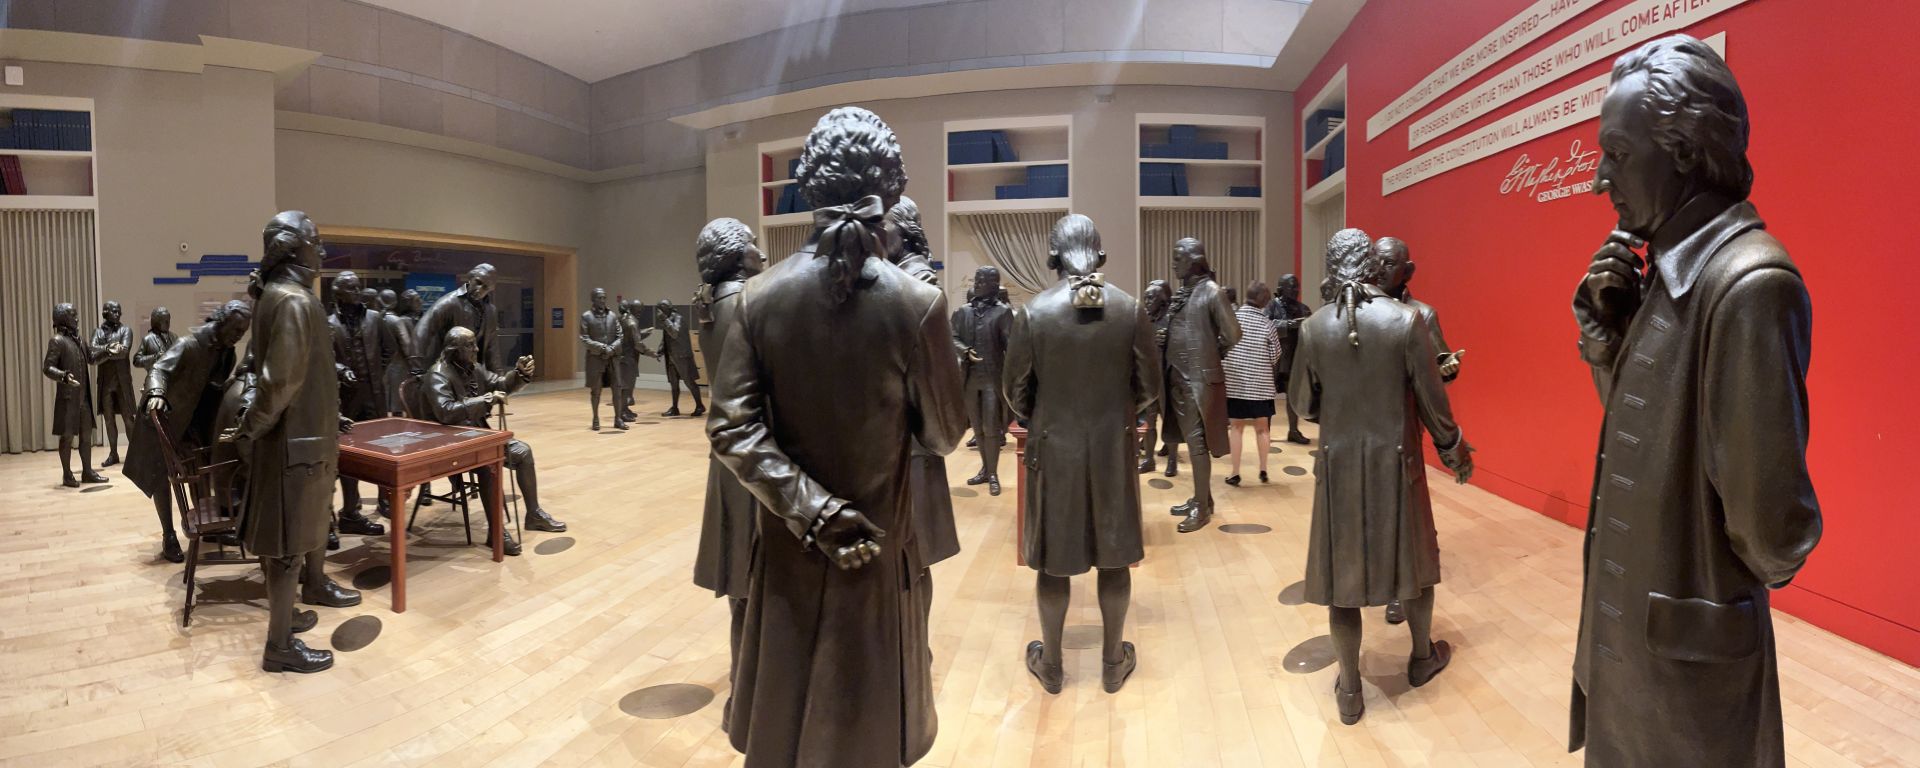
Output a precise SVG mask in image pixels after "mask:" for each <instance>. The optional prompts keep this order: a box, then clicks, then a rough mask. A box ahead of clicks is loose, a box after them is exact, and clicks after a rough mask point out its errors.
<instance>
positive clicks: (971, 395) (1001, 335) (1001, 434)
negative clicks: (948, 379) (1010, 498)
mask: <svg viewBox="0 0 1920 768" xmlns="http://www.w3.org/2000/svg"><path fill="white" fill-rule="evenodd" d="M999 296H1000V270H999V269H998V268H996V267H994V266H992V265H988V266H984V267H981V268H979V269H977V270H975V271H974V273H973V288H972V289H970V290H969V291H968V292H967V303H966V305H965V306H962V307H960V308H959V309H956V310H954V311H953V321H952V324H953V346H954V349H955V350H956V351H958V352H959V355H960V369H961V370H962V371H963V372H964V373H965V376H966V387H967V421H968V422H970V423H971V424H972V425H973V438H974V441H975V442H976V444H977V445H978V447H979V449H980V472H979V473H978V474H976V475H974V476H973V477H970V478H967V485H980V484H981V483H985V484H986V485H987V492H988V493H990V494H992V495H995V496H998V495H1000V448H1001V447H1002V446H1004V445H1006V442H1007V438H1006V434H1007V422H1008V421H1010V419H1009V418H1008V417H1007V410H1006V401H1005V400H1004V399H1002V398H1001V397H1000V371H1001V368H1002V366H1003V365H1004V364H1005V363H1006V358H1007V334H1009V333H1012V332H1013V310H1012V308H1010V307H1007V306H1005V305H1002V304H1001V303H1000V300H999Z"/></svg>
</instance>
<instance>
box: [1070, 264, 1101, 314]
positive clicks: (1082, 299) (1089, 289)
mask: <svg viewBox="0 0 1920 768" xmlns="http://www.w3.org/2000/svg"><path fill="white" fill-rule="evenodd" d="M1106 288H1107V278H1106V276H1105V275H1102V274H1100V273H1099V272H1095V273H1093V274H1091V275H1068V276H1067V290H1070V291H1072V292H1073V308H1074V309H1102V308H1104V307H1106V306H1107V291H1106Z"/></svg>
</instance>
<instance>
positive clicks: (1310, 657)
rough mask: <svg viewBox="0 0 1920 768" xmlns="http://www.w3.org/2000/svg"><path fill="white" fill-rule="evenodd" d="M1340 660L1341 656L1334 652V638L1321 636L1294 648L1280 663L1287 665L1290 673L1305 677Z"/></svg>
mask: <svg viewBox="0 0 1920 768" xmlns="http://www.w3.org/2000/svg"><path fill="white" fill-rule="evenodd" d="M1339 660H1340V656H1339V654H1337V653H1335V652H1334V650H1333V637H1332V636H1331V635H1321V636H1319V637H1314V638H1309V639H1308V640H1307V641H1306V642H1303V643H1301V644H1299V645H1296V646H1294V647H1293V650H1290V651H1287V656H1286V658H1285V659H1282V660H1281V662H1280V663H1282V664H1285V665H1286V667H1287V671H1288V672H1292V673H1294V674H1296V675H1304V674H1307V673H1310V672H1318V671H1320V670H1323V669H1326V668H1327V667H1330V666H1333V663H1334V662H1336V661H1339Z"/></svg>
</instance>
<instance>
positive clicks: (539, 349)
mask: <svg viewBox="0 0 1920 768" xmlns="http://www.w3.org/2000/svg"><path fill="white" fill-rule="evenodd" d="M320 237H321V238H322V239H324V240H330V241H334V242H340V243H353V244H358V245H407V246H419V247H425V248H446V249H450V250H461V251H480V252H483V253H511V254H516V255H520V256H532V257H534V258H537V259H539V260H540V263H541V280H542V282H543V283H544V284H545V286H546V291H547V295H546V296H544V297H542V298H544V299H546V302H547V307H559V308H560V316H561V318H562V322H561V327H559V328H554V327H552V325H553V324H552V323H551V322H549V320H548V318H546V317H541V316H539V314H538V313H537V314H536V316H535V317H534V322H535V324H536V325H537V326H538V331H539V332H538V333H535V334H534V339H533V341H534V355H535V356H536V359H537V360H538V361H539V362H538V364H539V374H538V378H540V379H561V380H564V379H570V378H573V376H574V374H575V373H578V372H579V370H580V361H579V360H578V351H579V350H578V347H579V345H578V344H575V343H574V341H575V337H576V336H577V335H578V332H577V331H576V330H570V327H571V326H572V325H573V323H574V321H573V320H570V319H567V318H572V317H574V316H575V315H576V314H577V312H576V309H577V308H576V307H575V306H574V305H573V302H574V301H575V300H576V298H575V297H577V296H578V295H579V293H580V287H579V283H580V270H579V263H578V260H577V259H576V258H575V256H576V254H577V253H578V249H575V248H568V247H566V246H559V245H546V244H544V243H528V242H522V241H519V240H502V239H499V238H493V237H477V236H474V235H454V234H447V233H444V232H417V231H413V230H406V229H384V228H380V227H334V226H328V227H321V228H320ZM429 362H431V361H429Z"/></svg>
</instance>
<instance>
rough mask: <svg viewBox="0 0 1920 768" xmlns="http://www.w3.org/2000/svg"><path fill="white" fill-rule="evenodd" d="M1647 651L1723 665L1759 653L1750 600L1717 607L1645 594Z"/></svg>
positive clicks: (1695, 600) (1711, 603)
mask: <svg viewBox="0 0 1920 768" xmlns="http://www.w3.org/2000/svg"><path fill="white" fill-rule="evenodd" d="M1647 650H1649V651H1652V652H1653V653H1654V655H1656V656H1660V657H1662V658H1667V659H1672V660H1674V661H1691V662H1700V663H1726V662H1733V661H1739V660H1741V659H1744V658H1747V657H1748V656H1752V655H1753V654H1754V653H1755V652H1757V651H1759V650H1760V622H1759V617H1758V616H1757V611H1756V609H1755V608H1754V605H1753V599H1752V598H1747V597H1742V598H1740V599H1738V600H1735V601H1733V602H1731V603H1716V602H1714V601H1712V600H1706V599H1702V598H1697V597H1668V596H1667V595H1663V594H1660V593H1659V592H1649V593H1647Z"/></svg>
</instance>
